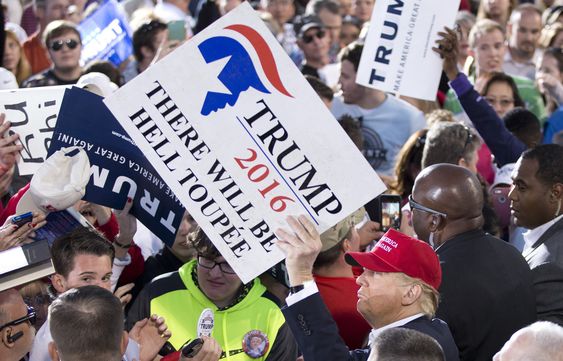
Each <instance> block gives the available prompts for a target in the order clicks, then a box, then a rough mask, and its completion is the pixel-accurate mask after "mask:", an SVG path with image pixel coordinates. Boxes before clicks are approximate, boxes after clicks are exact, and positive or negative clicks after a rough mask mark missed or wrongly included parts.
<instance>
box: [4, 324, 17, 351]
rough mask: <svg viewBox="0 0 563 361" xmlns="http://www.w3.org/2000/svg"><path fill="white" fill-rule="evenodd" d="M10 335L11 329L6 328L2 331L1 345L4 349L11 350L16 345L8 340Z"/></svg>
mask: <svg viewBox="0 0 563 361" xmlns="http://www.w3.org/2000/svg"><path fill="white" fill-rule="evenodd" d="M11 335H12V327H6V328H4V329H3V330H2V335H1V337H2V343H3V344H4V346H5V347H6V348H13V347H14V346H15V345H16V343H15V342H12V341H10V340H9V338H10V336H11Z"/></svg>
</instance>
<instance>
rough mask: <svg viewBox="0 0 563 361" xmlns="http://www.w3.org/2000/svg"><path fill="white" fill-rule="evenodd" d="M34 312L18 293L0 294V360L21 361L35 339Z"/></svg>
mask: <svg viewBox="0 0 563 361" xmlns="http://www.w3.org/2000/svg"><path fill="white" fill-rule="evenodd" d="M34 323H35V310H34V309H33V308H31V307H29V306H27V305H26V304H25V303H24V302H23V298H22V296H21V295H20V294H19V293H18V291H16V290H14V289H9V290H5V291H2V292H0V339H1V340H0V358H1V359H2V360H4V361H18V360H21V359H22V358H23V357H24V356H25V355H26V354H27V353H28V352H29V350H30V349H31V345H32V344H33V339H34V338H35V328H34V327H33V324H34Z"/></svg>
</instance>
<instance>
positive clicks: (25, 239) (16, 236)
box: [0, 212, 47, 251]
mask: <svg viewBox="0 0 563 361" xmlns="http://www.w3.org/2000/svg"><path fill="white" fill-rule="evenodd" d="M12 218H14V216H11V217H8V219H6V222H5V223H4V225H3V226H2V227H0V251H4V250H7V249H9V248H12V247H17V246H21V245H23V244H27V243H31V242H33V239H32V238H31V237H33V235H34V234H33V231H34V230H36V229H39V228H41V227H43V226H44V225H45V223H47V222H46V221H45V215H44V214H43V213H40V212H33V218H32V219H31V222H29V223H25V224H23V225H21V226H19V227H18V226H17V225H15V224H13V223H12Z"/></svg>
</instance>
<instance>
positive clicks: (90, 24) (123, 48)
mask: <svg viewBox="0 0 563 361" xmlns="http://www.w3.org/2000/svg"><path fill="white" fill-rule="evenodd" d="M78 31H80V36H81V37H82V57H81V59H80V61H81V62H82V63H83V64H87V63H88V62H89V61H90V60H94V59H101V60H108V61H110V62H112V63H113V64H115V66H119V64H121V63H122V62H123V61H124V60H126V59H127V58H129V56H131V54H132V53H133V40H132V35H131V34H132V32H131V28H130V27H129V25H128V23H127V19H126V17H125V13H124V12H123V10H121V9H120V7H119V4H118V2H117V1H115V0H107V1H105V2H103V3H102V4H100V6H99V7H98V9H97V10H96V11H95V12H94V13H93V14H92V15H90V16H88V17H87V18H86V19H84V20H83V21H82V22H81V23H80V25H78Z"/></svg>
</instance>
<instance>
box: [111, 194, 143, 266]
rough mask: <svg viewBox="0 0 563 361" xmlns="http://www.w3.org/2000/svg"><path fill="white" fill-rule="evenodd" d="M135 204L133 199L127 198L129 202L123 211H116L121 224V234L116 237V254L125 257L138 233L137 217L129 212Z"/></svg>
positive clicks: (118, 221)
mask: <svg viewBox="0 0 563 361" xmlns="http://www.w3.org/2000/svg"><path fill="white" fill-rule="evenodd" d="M132 206H133V199H131V198H127V203H125V206H124V207H123V209H122V210H121V211H114V214H115V217H116V218H117V223H118V224H119V234H118V235H117V237H116V238H115V243H117V247H116V248H115V256H116V257H118V258H123V257H124V256H125V254H126V253H127V249H128V248H129V247H130V246H131V242H132V241H133V236H135V233H137V219H136V218H135V217H133V216H132V215H131V214H130V213H129V212H130V211H131V207H132Z"/></svg>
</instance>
